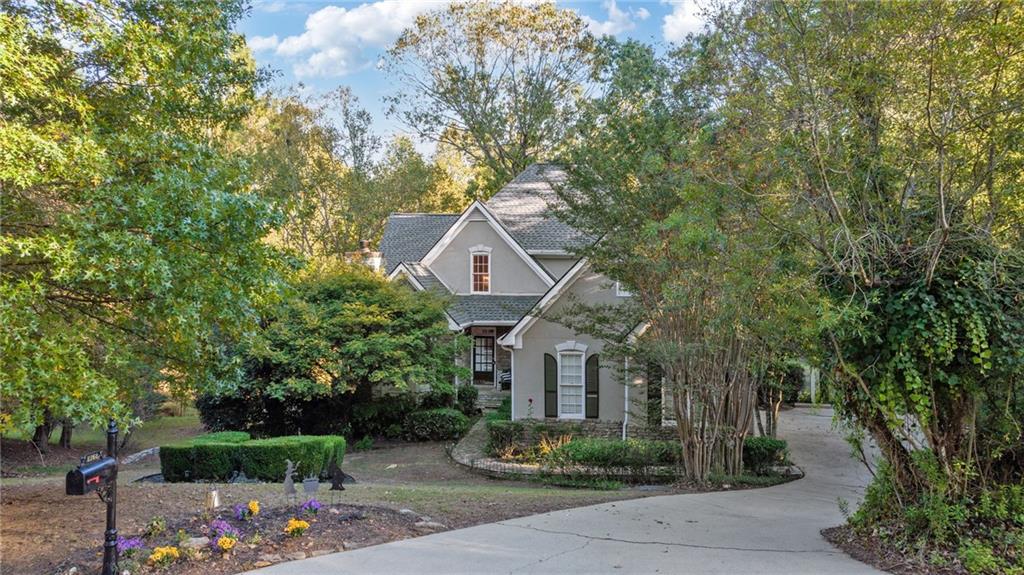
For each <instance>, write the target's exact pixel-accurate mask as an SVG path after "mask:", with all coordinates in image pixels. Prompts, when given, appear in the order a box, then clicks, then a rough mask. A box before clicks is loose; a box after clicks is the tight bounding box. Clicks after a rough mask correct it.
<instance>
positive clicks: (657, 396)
mask: <svg viewBox="0 0 1024 575" xmlns="http://www.w3.org/2000/svg"><path fill="white" fill-rule="evenodd" d="M661 380H662V371H661V366H660V365H658V364H656V363H650V364H648V365H647V425H661V409H662V407H661Z"/></svg>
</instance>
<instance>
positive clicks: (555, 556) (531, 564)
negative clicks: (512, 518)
mask: <svg viewBox="0 0 1024 575" xmlns="http://www.w3.org/2000/svg"><path fill="white" fill-rule="evenodd" d="M510 527H514V526H510ZM584 539H586V540H585V541H584V542H583V545H579V546H577V547H573V548H572V549H566V550H565V551H559V552H558V553H553V554H551V555H548V556H547V557H541V558H540V559H538V560H536V561H533V562H531V563H527V564H526V565H520V566H519V567H516V568H515V569H512V570H511V571H509V572H508V575H512V574H513V573H515V572H516V571H522V570H523V569H526V568H527V567H532V566H535V565H540V564H541V563H546V562H548V561H551V560H552V559H556V558H558V557H561V556H562V555H567V554H569V553H572V552H574V551H582V550H583V549H586V548H587V546H588V545H590V544H591V543H593V539H590V538H587V537H584Z"/></svg>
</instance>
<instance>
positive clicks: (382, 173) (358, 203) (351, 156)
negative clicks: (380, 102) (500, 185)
mask: <svg viewBox="0 0 1024 575" xmlns="http://www.w3.org/2000/svg"><path fill="white" fill-rule="evenodd" d="M372 124H373V120H372V117H371V116H370V114H369V112H367V111H366V110H365V109H364V108H362V107H361V106H360V105H359V101H358V99H357V98H355V97H354V96H353V95H352V93H351V91H350V90H349V89H348V88H345V87H342V88H338V89H336V90H334V91H332V92H329V93H328V94H326V95H323V96H319V97H315V98H303V97H300V96H298V95H297V94H283V95H267V96H265V97H264V98H262V99H261V100H260V106H259V107H258V108H257V110H256V111H255V113H253V114H252V115H250V117H249V118H248V119H247V120H246V122H245V126H244V128H243V129H242V130H240V131H238V132H237V133H235V134H234V135H233V141H234V147H235V148H237V149H239V150H241V151H243V152H245V153H247V154H251V155H252V156H253V158H254V160H253V162H252V174H253V177H254V180H255V186H256V189H257V190H258V192H259V193H260V194H262V195H263V196H264V197H266V198H268V199H271V200H273V201H275V202H277V203H279V204H280V205H281V206H282V209H283V211H284V214H285V222H284V224H283V225H282V226H281V227H280V229H279V230H278V231H277V232H276V233H275V234H274V235H273V240H274V242H276V243H278V244H280V245H282V246H284V247H287V248H289V249H291V250H293V251H294V252H296V253H297V254H299V255H301V256H303V257H304V258H306V259H307V260H313V261H314V262H318V261H321V260H323V259H325V258H326V259H332V258H338V257H341V256H342V255H343V254H344V253H345V252H346V251H350V250H353V249H355V248H356V247H358V245H359V240H364V239H365V240H370V241H371V242H376V241H378V240H379V239H380V236H381V234H382V233H383V229H384V222H385V221H386V220H387V216H388V214H389V213H391V212H397V211H439V212H450V211H459V210H461V209H462V208H463V207H464V206H465V204H466V203H467V202H468V198H467V196H466V195H465V184H464V183H459V182H457V181H455V180H454V179H453V178H452V176H451V175H450V174H449V172H448V170H447V169H445V168H444V167H443V166H441V165H439V164H438V163H437V161H432V160H430V159H427V158H424V157H423V155H422V154H420V153H419V152H418V151H417V150H416V149H415V148H414V147H413V145H412V142H411V141H410V140H409V139H408V138H404V137H396V138H395V139H393V140H391V141H390V142H388V143H387V144H386V145H385V143H384V141H383V138H381V137H380V136H379V135H378V134H377V133H376V132H374V130H373V125H372Z"/></svg>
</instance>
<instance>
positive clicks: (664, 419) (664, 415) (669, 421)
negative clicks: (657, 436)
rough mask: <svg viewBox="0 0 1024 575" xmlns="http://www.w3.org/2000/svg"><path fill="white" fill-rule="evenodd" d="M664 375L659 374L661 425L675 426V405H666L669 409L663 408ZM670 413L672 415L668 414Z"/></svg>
mask: <svg viewBox="0 0 1024 575" xmlns="http://www.w3.org/2000/svg"><path fill="white" fill-rule="evenodd" d="M666 384H667V382H666V381H665V376H661V426H662V427H676V426H677V425H678V423H677V422H676V419H675V405H671V406H668V407H670V408H671V409H668V410H666V409H665V407H666V406H665V400H666V398H665V385H666ZM669 413H671V414H672V415H668V414H669Z"/></svg>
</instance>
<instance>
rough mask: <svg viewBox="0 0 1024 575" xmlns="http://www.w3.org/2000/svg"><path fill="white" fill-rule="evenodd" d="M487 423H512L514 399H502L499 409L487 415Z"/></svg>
mask: <svg viewBox="0 0 1024 575" xmlns="http://www.w3.org/2000/svg"><path fill="white" fill-rule="evenodd" d="M487 421H512V398H511V397H506V398H505V399H502V400H501V405H499V406H498V409H496V410H494V411H492V412H490V413H488V414H487Z"/></svg>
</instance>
